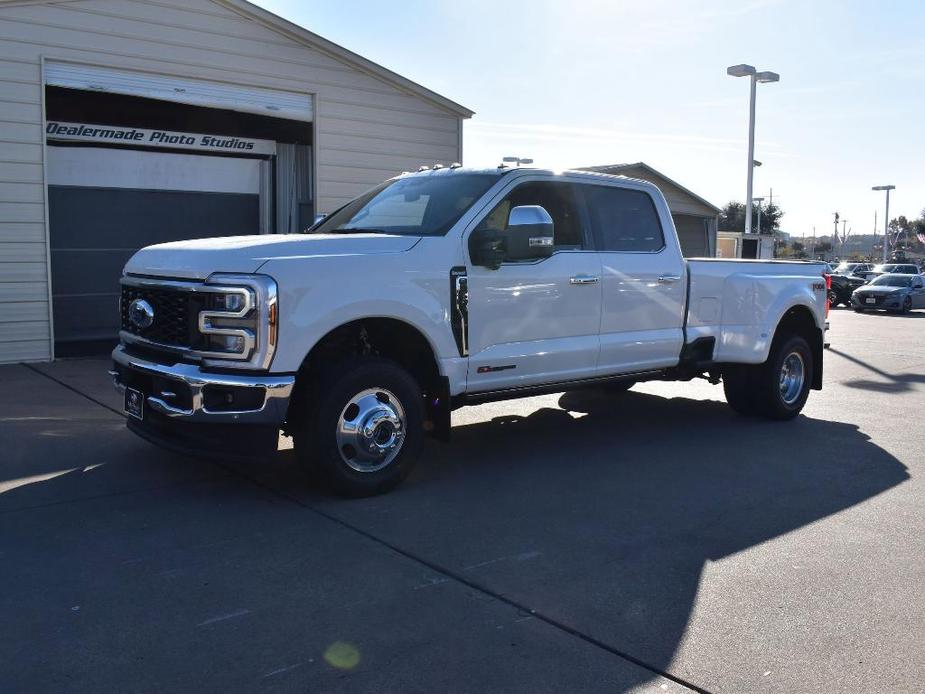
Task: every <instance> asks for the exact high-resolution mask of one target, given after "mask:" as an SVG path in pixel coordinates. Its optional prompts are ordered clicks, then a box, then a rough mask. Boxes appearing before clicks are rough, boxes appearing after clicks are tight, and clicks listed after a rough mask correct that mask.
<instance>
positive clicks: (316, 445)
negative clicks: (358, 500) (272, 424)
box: [293, 357, 424, 497]
mask: <svg viewBox="0 0 925 694" xmlns="http://www.w3.org/2000/svg"><path fill="white" fill-rule="evenodd" d="M329 373H331V374H332V375H331V376H328V377H325V378H321V379H317V380H316V382H315V384H314V387H313V388H312V389H311V390H312V391H313V392H312V393H311V394H310V395H309V396H308V397H307V398H306V399H307V400H311V401H313V402H314V406H313V407H310V408H305V411H303V412H302V413H301V418H302V421H299V422H296V423H294V426H293V429H294V431H293V437H294V442H295V449H296V455H297V456H298V459H299V461H300V462H301V463H303V464H304V465H306V466H307V467H308V468H309V469H310V471H311V472H312V473H315V474H316V475H317V476H320V477H321V478H322V479H323V480H324V481H325V482H327V483H328V484H329V485H330V486H331V487H332V488H333V489H334V491H336V492H337V493H339V494H342V495H344V496H352V497H360V496H372V495H375V494H382V493H384V492H387V491H389V490H390V489H392V488H394V487H395V486H397V485H398V484H400V483H401V482H402V481H403V480H404V479H405V478H406V477H407V476H408V474H409V473H410V472H411V470H412V468H413V467H414V464H415V463H416V458H417V452H418V448H419V447H420V443H421V439H422V437H423V422H424V406H423V399H422V394H421V388H420V386H419V385H418V383H417V381H415V379H414V378H413V377H412V376H411V375H410V374H409V373H408V372H407V371H405V370H404V369H403V368H402V367H401V366H399V365H398V364H396V363H395V362H393V361H390V360H388V359H380V358H377V357H363V358H360V359H356V360H352V361H347V362H343V363H341V364H340V365H336V366H334V367H333V368H331V369H330V371H329Z"/></svg>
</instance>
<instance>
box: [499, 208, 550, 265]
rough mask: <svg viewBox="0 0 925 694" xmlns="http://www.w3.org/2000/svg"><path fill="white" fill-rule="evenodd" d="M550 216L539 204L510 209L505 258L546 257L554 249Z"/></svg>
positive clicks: (528, 258)
mask: <svg viewBox="0 0 925 694" xmlns="http://www.w3.org/2000/svg"><path fill="white" fill-rule="evenodd" d="M553 230H554V229H553V224H552V217H550V216H549V213H548V212H547V211H546V210H545V209H544V208H543V207H541V206H540V205H521V206H519V207H515V208H514V209H513V210H511V214H510V216H509V217H508V222H507V231H506V232H505V247H506V251H507V253H506V254H505V259H506V260H533V259H535V258H548V257H549V256H551V255H552V252H553V251H554V250H555V245H554V238H553Z"/></svg>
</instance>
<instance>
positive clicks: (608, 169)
mask: <svg viewBox="0 0 925 694" xmlns="http://www.w3.org/2000/svg"><path fill="white" fill-rule="evenodd" d="M633 168H641V169H645V170H646V171H648V172H650V173H653V174H655V175H656V176H658V177H659V178H664V179H665V180H666V181H668V182H669V183H670V184H671V185H673V186H677V187H678V188H679V189H681V190H682V191H684V192H685V193H687V194H688V195H690V196H691V197H692V198H694V199H695V200H697V201H698V202H702V203H703V204H704V205H706V206H707V207H709V208H710V209H711V210H715V211H716V214H720V213H721V212H722V211H723V208H721V207H717V206H716V205H714V204H713V203H712V202H710V201H709V200H706V199H705V198H702V197H700V196H699V195H697V193H695V192H694V191H692V190H690V189H689V188H685V187H684V186H682V185H681V184H680V183H678V182H677V181H675V180H674V179H673V178H669V177H668V176H666V175H665V174H663V173H662V172H661V171H658V170H656V169H653V168H652V167H651V166H649V165H648V164H646V163H645V162H644V161H637V162H634V163H632V164H604V165H601V166H582V167H579V170H581V171H597V172H598V173H615V174H618V173H619V171H620V169H633Z"/></svg>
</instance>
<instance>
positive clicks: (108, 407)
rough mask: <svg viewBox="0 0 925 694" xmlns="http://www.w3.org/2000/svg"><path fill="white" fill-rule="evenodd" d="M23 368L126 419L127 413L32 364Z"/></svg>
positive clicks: (24, 365)
mask: <svg viewBox="0 0 925 694" xmlns="http://www.w3.org/2000/svg"><path fill="white" fill-rule="evenodd" d="M21 366H23V367H25V368H27V369H29V371H32V372H33V373H37V374H38V375H39V376H44V377H45V378H47V379H48V380H49V381H52V382H54V383H57V384H58V385H59V386H61V387H62V388H66V389H67V390H69V391H71V392H72V393H75V394H76V395H79V396H80V397H82V398H85V399H87V400H89V401H90V402H92V403H94V404H96V405H99V406H100V407H102V408H104V409H107V410H109V411H110V412H112V413H114V414H117V415H119V416H120V417H122V418H123V419H125V413H124V412H120V411H119V410H117V409H116V408H114V407H110V406H109V405H107V404H106V403H105V402H102V401H101V400H97V399H96V398H94V397H93V396H91V395H87V394H86V393H84V392H83V391H80V390H78V389H77V388H75V387H74V386H72V385H70V384H68V383H65V382H64V381H62V380H61V379H59V378H55V377H54V376H52V375H51V374H47V373H45V372H44V371H42V370H41V369H37V368H35V367H34V366H32V364H22V365H21Z"/></svg>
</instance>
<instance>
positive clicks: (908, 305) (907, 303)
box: [902, 296, 912, 313]
mask: <svg viewBox="0 0 925 694" xmlns="http://www.w3.org/2000/svg"><path fill="white" fill-rule="evenodd" d="M911 310H912V297H911V296H907V297H905V298H904V299H903V308H902V312H903V313H909V312H910V311H911Z"/></svg>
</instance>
